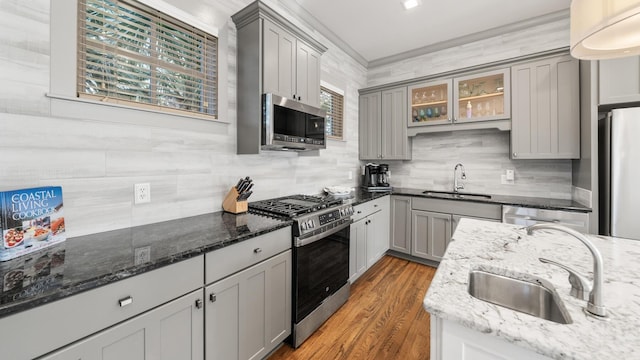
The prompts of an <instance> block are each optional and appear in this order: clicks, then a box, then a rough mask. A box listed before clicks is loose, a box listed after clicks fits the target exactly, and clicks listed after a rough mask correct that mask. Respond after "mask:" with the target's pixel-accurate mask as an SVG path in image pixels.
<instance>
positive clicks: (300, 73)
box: [295, 41, 320, 107]
mask: <svg viewBox="0 0 640 360" xmlns="http://www.w3.org/2000/svg"><path fill="white" fill-rule="evenodd" d="M296 54H297V56H296V92H295V94H296V96H297V99H298V100H299V101H302V102H304V103H307V104H309V105H312V106H316V107H319V106H320V53H319V52H317V51H315V50H313V48H311V46H308V45H306V44H305V43H303V42H300V41H298V42H297V45H296Z"/></svg>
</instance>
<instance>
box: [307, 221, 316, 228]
mask: <svg viewBox="0 0 640 360" xmlns="http://www.w3.org/2000/svg"><path fill="white" fill-rule="evenodd" d="M314 226H315V224H314V223H313V220H309V221H307V227H308V228H309V229H313V228H314Z"/></svg>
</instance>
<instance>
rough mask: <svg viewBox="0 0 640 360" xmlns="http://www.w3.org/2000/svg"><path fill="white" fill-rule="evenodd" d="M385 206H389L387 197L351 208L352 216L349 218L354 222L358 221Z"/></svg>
mask: <svg viewBox="0 0 640 360" xmlns="http://www.w3.org/2000/svg"><path fill="white" fill-rule="evenodd" d="M385 204H389V196H383V197H380V198H377V199H375V200H371V201H367V202H365V203H362V204H359V205H356V206H354V207H353V215H352V216H351V218H352V219H353V221H354V222H355V221H358V220H360V219H362V218H365V217H367V216H369V215H371V214H373V213H375V212H378V211H380V210H382V208H383V207H384V206H385Z"/></svg>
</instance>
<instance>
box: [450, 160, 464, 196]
mask: <svg viewBox="0 0 640 360" xmlns="http://www.w3.org/2000/svg"><path fill="white" fill-rule="evenodd" d="M458 168H460V170H462V173H461V174H460V179H461V180H465V179H466V178H467V174H466V173H465V172H464V165H462V164H461V163H457V164H456V166H455V167H454V168H453V192H458V190H460V189H464V184H462V183H460V184H459V183H458V176H457V173H458Z"/></svg>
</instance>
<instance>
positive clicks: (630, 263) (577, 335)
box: [423, 219, 640, 360]
mask: <svg viewBox="0 0 640 360" xmlns="http://www.w3.org/2000/svg"><path fill="white" fill-rule="evenodd" d="M588 237H589V239H590V240H592V242H593V243H594V245H595V246H596V247H597V248H598V249H599V250H600V252H601V253H602V257H603V263H604V291H603V296H604V305H605V306H606V307H607V311H608V315H609V316H608V320H607V321H602V320H597V319H593V318H592V317H590V316H587V315H586V314H585V313H584V312H583V308H584V307H585V306H586V301H583V300H579V299H576V298H574V297H572V296H570V295H569V291H570V290H571V285H570V284H569V281H568V280H567V277H568V273H567V272H566V271H564V270H562V269H560V268H558V267H557V266H554V265H550V264H543V263H541V262H540V261H539V260H538V258H540V257H544V258H547V259H551V260H555V261H557V262H560V263H562V264H564V265H567V266H569V267H572V268H574V269H575V270H577V271H578V272H579V273H580V274H582V275H584V276H585V277H587V278H588V279H589V281H590V282H591V283H592V280H593V262H592V256H591V253H590V252H589V250H588V249H587V247H586V246H585V245H583V244H582V243H581V242H580V241H579V240H578V239H576V238H574V237H572V236H570V235H567V234H565V233H562V232H559V231H553V230H538V231H536V232H535V233H534V234H533V235H527V233H526V231H525V230H524V229H523V228H522V227H521V226H517V225H509V224H501V223H494V222H487V221H480V220H472V219H463V220H462V221H461V222H460V224H459V225H458V227H457V229H456V232H455V233H454V235H453V238H452V240H451V243H450V244H449V247H448V248H447V252H446V254H445V256H444V259H443V260H442V262H441V263H440V265H439V266H438V270H437V272H436V275H435V277H434V278H433V281H432V283H431V286H430V287H429V290H428V291H427V294H426V296H425V298H424V303H423V305H424V308H425V309H426V310H427V311H428V312H429V313H431V314H432V315H434V316H437V317H440V318H443V319H446V320H450V321H453V322H456V323H459V324H461V325H463V326H465V327H467V328H470V329H473V330H476V331H479V332H482V333H485V334H492V335H495V336H497V337H499V338H502V339H504V340H506V341H508V342H510V343H515V344H516V345H518V346H521V347H524V348H528V349H530V350H533V351H535V352H537V353H540V354H543V355H545V356H548V357H551V358H554V359H599V360H603V359H640V331H638V330H637V328H638V325H640V241H635V240H627V239H618V238H610V237H603V236H594V235H588ZM477 268H480V269H485V270H489V271H492V272H496V273H501V274H504V275H507V276H509V275H514V274H518V273H519V274H529V275H533V276H537V277H540V278H543V279H546V280H548V281H550V282H551V283H552V284H553V286H554V287H555V288H556V290H557V292H558V294H559V295H560V298H561V299H562V301H563V302H564V305H565V307H566V308H567V310H568V312H569V314H570V316H571V319H572V320H573V323H572V324H566V325H562V324H556V323H554V322H551V321H547V320H543V319H539V318H537V317H534V316H530V315H527V314H523V313H520V312H516V311H513V310H510V309H507V308H505V307H502V306H498V305H493V304H490V303H488V302H485V301H482V300H478V299H476V298H474V297H472V296H471V295H469V293H468V292H467V286H468V283H469V271H470V270H472V269H477Z"/></svg>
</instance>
